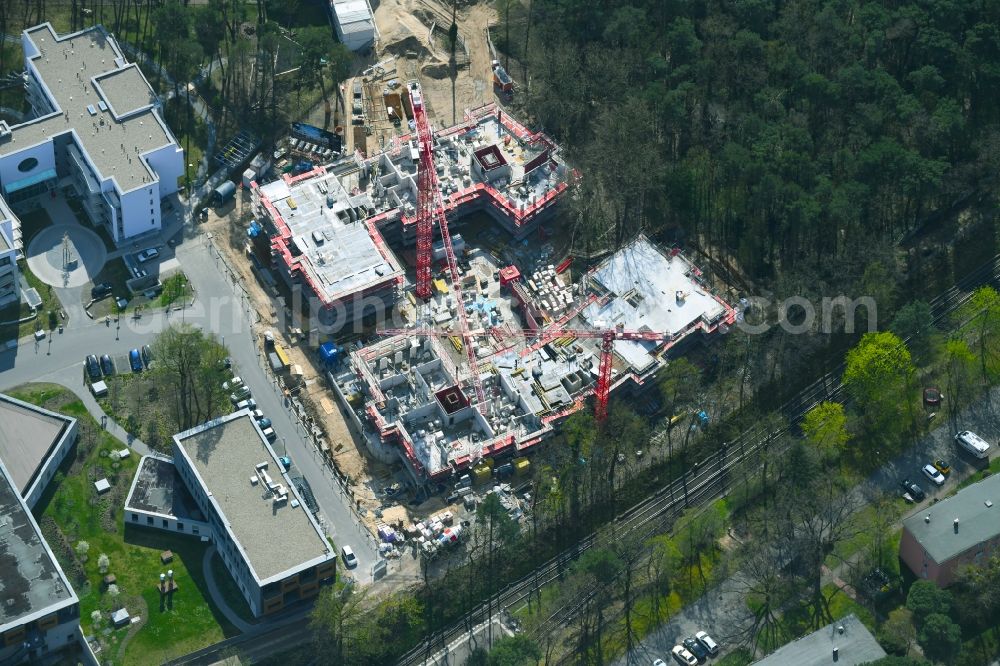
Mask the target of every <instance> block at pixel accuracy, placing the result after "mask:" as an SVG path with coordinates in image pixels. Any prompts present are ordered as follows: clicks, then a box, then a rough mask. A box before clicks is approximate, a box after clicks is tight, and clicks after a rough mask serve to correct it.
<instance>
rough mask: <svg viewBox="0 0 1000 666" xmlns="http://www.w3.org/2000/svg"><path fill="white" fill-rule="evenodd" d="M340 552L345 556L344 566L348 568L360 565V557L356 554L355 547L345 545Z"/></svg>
mask: <svg viewBox="0 0 1000 666" xmlns="http://www.w3.org/2000/svg"><path fill="white" fill-rule="evenodd" d="M340 554H341V555H342V556H343V557H344V566H345V567H347V568H348V569H353V568H354V567H356V566H358V557H357V555H355V554H354V549H353V548H351V547H350V546H344V547H343V548H341V549H340Z"/></svg>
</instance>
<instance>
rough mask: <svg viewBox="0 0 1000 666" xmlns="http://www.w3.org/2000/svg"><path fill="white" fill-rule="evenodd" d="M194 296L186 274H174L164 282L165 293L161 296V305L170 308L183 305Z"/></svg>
mask: <svg viewBox="0 0 1000 666" xmlns="http://www.w3.org/2000/svg"><path fill="white" fill-rule="evenodd" d="M193 295H194V289H192V288H191V283H190V282H189V281H188V279H187V276H186V275H184V273H180V272H178V273H174V274H173V275H171V276H170V277H168V278H167V279H166V280H164V281H163V292H162V293H161V294H160V305H161V306H162V307H168V306H170V305H172V304H174V303H181V302H184V301H186V300H188V299H189V298H191V296H193Z"/></svg>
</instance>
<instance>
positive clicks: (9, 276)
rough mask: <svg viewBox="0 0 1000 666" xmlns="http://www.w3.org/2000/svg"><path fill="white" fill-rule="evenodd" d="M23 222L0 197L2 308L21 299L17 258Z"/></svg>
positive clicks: (0, 281)
mask: <svg viewBox="0 0 1000 666" xmlns="http://www.w3.org/2000/svg"><path fill="white" fill-rule="evenodd" d="M20 241H21V223H20V221H19V220H18V219H17V216H15V215H14V213H13V211H11V209H10V206H8V205H7V202H6V201H4V200H3V197H0V308H2V307H4V306H5V305H9V304H10V303H17V302H18V301H20V300H21V282H20V279H19V278H18V274H17V260H18V259H19V258H20V257H22V256H24V255H23V253H22V252H21V245H20Z"/></svg>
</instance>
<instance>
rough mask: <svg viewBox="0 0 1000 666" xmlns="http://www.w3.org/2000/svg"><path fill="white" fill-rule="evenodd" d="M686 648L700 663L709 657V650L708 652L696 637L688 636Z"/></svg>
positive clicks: (685, 641) (685, 642)
mask: <svg viewBox="0 0 1000 666" xmlns="http://www.w3.org/2000/svg"><path fill="white" fill-rule="evenodd" d="M684 647H686V648H687V650H688V652H690V653H691V654H693V655H694V657H695V659H697V660H698V661H705V659H706V658H707V657H708V650H706V649H705V646H704V645H702V644H701V643H699V642H698V641H697V640H696V639H695V638H694V636H688V637H687V638H685V639H684Z"/></svg>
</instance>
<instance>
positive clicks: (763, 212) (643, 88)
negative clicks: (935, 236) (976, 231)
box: [497, 0, 1000, 289]
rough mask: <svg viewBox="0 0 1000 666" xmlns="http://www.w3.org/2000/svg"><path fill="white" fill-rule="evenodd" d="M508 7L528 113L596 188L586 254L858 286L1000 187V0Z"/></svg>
mask: <svg viewBox="0 0 1000 666" xmlns="http://www.w3.org/2000/svg"><path fill="white" fill-rule="evenodd" d="M510 4H511V3H508V6H507V7H506V10H507V11H504V8H503V7H502V9H501V18H506V19H507V23H508V25H505V26H503V27H501V28H500V29H499V30H498V31H497V38H498V43H499V44H501V45H502V48H503V49H504V50H505V51H506V52H508V53H509V54H510V57H512V58H513V59H514V63H513V64H512V65H511V70H512V71H513V72H514V73H515V75H517V74H520V75H521V78H522V80H524V81H526V82H527V85H526V86H524V88H525V89H526V91H527V92H526V100H524V104H525V107H526V110H527V111H528V112H529V113H530V114H531V115H532V116H533V117H534V118H535V120H536V121H537V122H538V123H539V124H540V125H541V126H542V127H544V128H545V129H546V131H548V132H550V133H553V134H554V135H555V136H557V137H558V138H559V140H560V141H561V142H563V144H564V145H567V146H568V147H569V150H570V152H571V153H572V155H573V159H574V160H576V162H577V163H578V164H579V166H580V170H581V172H582V173H585V174H586V177H585V178H584V179H583V180H582V182H581V190H582V191H581V193H580V196H579V198H578V201H577V204H578V206H577V216H578V219H577V220H576V224H577V235H578V239H579V242H580V243H581V244H583V245H587V244H594V245H597V246H598V247H601V246H606V245H611V246H613V245H615V244H617V243H620V242H621V241H622V240H623V239H626V238H628V237H630V236H632V235H633V234H635V233H636V232H637V231H638V230H640V229H641V230H645V231H646V232H647V233H650V234H653V235H656V236H658V237H661V238H664V239H668V240H675V241H679V242H682V243H686V244H689V245H693V246H696V247H698V248H699V249H700V250H701V251H702V252H704V253H705V254H707V255H710V256H712V257H716V258H718V259H719V260H720V261H721V262H723V263H724V264H726V265H728V266H730V267H731V268H732V269H733V273H734V274H735V275H737V276H740V277H741V278H743V279H744V280H745V283H746V284H748V285H751V284H752V285H759V284H763V285H765V286H768V287H777V288H778V289H781V288H782V285H787V287H788V288H791V285H794V284H795V283H796V282H798V281H799V280H800V279H802V277H803V276H807V279H808V280H809V281H811V282H812V283H814V284H815V283H820V284H823V285H824V286H826V287H827V288H828V289H845V288H854V287H857V286H858V284H859V283H860V282H861V280H862V278H863V277H864V273H865V269H866V268H868V267H869V266H870V265H871V263H872V262H876V261H877V262H882V263H884V264H886V266H887V267H888V268H890V271H889V272H890V273H893V272H894V271H893V270H892V268H893V266H892V265H891V262H892V261H893V249H894V248H895V247H896V245H897V244H898V243H900V242H901V241H903V240H904V239H906V238H908V237H910V236H912V235H913V234H916V233H918V232H921V231H922V230H924V231H926V229H925V227H933V226H934V225H936V224H939V223H941V221H942V220H943V219H944V218H945V217H946V216H947V215H948V213H951V212H956V211H958V210H960V209H962V207H963V206H965V205H968V204H970V203H972V202H979V201H981V200H982V199H983V198H984V197H986V196H988V195H990V194H991V193H992V192H993V191H994V190H995V187H996V174H997V146H998V145H1000V126H998V119H1000V116H998V109H997V107H996V104H995V100H996V99H997V96H998V93H1000V6H997V5H996V4H995V3H989V2H967V1H964V0H917V1H899V2H881V1H879V2H876V1H867V0H785V1H782V0H730V1H726V2H722V1H718V0H694V1H688V0H684V1H681V0H608V1H607V2H600V3H585V2H579V1H577V0H531V1H530V2H528V3H526V4H522V3H513V7H510V6H509V5H510ZM616 156H618V157H623V158H624V159H615V157H616ZM990 245H991V247H992V245H993V243H992V239H991V240H990Z"/></svg>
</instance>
